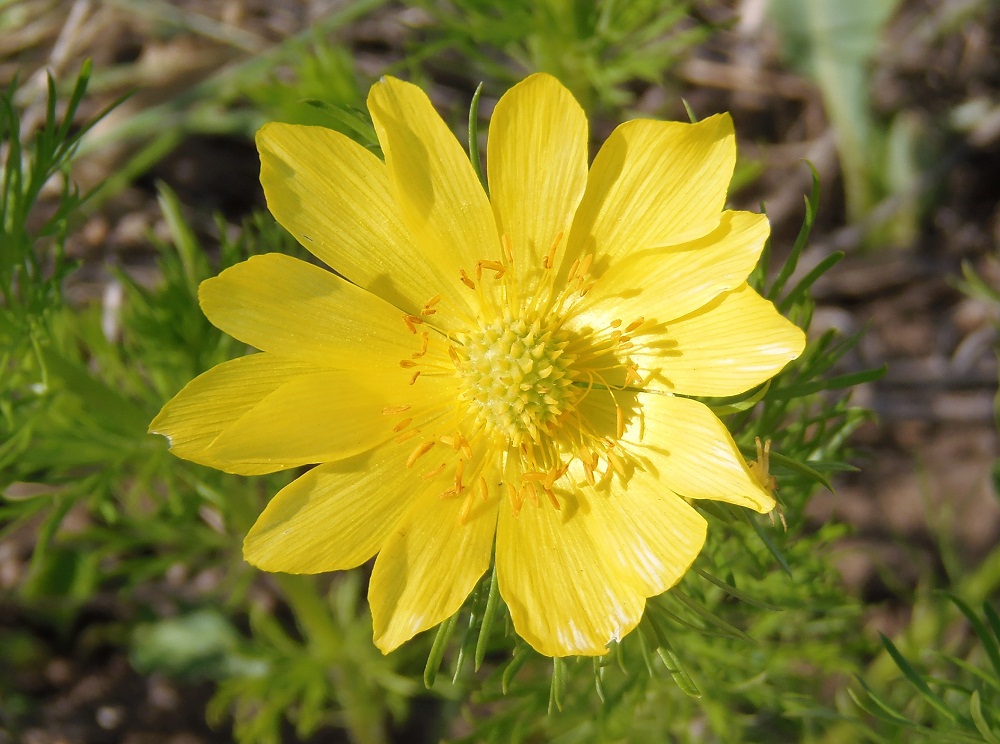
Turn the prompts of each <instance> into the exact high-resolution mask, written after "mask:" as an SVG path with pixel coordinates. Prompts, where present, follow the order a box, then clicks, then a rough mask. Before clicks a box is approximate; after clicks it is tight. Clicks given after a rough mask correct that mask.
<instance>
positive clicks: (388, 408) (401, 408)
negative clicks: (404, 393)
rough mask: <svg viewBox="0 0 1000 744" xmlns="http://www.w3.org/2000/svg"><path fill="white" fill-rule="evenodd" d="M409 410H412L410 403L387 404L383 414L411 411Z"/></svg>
mask: <svg viewBox="0 0 1000 744" xmlns="http://www.w3.org/2000/svg"><path fill="white" fill-rule="evenodd" d="M409 410H410V406H409V405H403V406H386V407H385V408H383V409H382V415H383V416H391V415H392V414H394V413H402V412H403V411H409Z"/></svg>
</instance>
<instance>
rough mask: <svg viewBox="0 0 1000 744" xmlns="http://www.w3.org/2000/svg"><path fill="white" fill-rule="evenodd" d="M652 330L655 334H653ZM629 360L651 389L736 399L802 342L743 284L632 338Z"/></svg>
mask: <svg viewBox="0 0 1000 744" xmlns="http://www.w3.org/2000/svg"><path fill="white" fill-rule="evenodd" d="M654 330H655V329H654ZM635 342H636V344H637V349H636V352H635V353H634V354H633V359H635V360H636V361H637V362H638V363H639V364H640V366H641V367H643V368H644V369H647V370H650V371H653V370H657V372H656V374H655V375H654V376H653V378H652V379H651V380H650V382H649V385H650V387H653V388H660V389H666V390H669V391H671V392H675V393H681V394H682V395H699V396H727V395H738V394H739V393H742V392H744V391H746V390H749V389H750V388H752V387H753V386H755V385H759V384H760V383H762V382H764V381H765V380H768V379H770V378H771V377H773V376H774V375H776V374H777V373H778V372H780V371H781V369H782V368H783V367H784V366H785V365H786V364H788V362H789V361H791V360H792V359H795V358H796V357H798V356H799V354H801V353H802V350H803V349H804V348H805V343H806V337H805V334H804V333H803V332H802V329H801V328H798V327H797V326H795V325H794V324H792V323H791V322H789V321H788V320H786V319H785V318H783V317H782V316H781V315H779V314H778V311H777V310H775V308H774V305H773V304H771V303H770V302H769V301H768V300H765V299H764V298H763V297H761V296H760V295H759V294H757V293H756V292H755V291H754V290H753V289H751V288H750V287H748V286H747V285H743V286H742V287H740V288H739V289H736V290H733V291H732V292H727V293H725V294H723V295H721V296H720V297H718V298H717V299H715V300H713V301H712V302H711V303H709V304H708V305H706V306H705V307H703V308H701V309H700V310H698V311H696V312H694V313H692V314H690V315H688V316H686V317H684V318H680V319H678V320H675V321H673V322H671V323H667V324H666V328H665V330H663V331H662V333H661V332H651V333H648V334H639V335H637V337H636V339H635Z"/></svg>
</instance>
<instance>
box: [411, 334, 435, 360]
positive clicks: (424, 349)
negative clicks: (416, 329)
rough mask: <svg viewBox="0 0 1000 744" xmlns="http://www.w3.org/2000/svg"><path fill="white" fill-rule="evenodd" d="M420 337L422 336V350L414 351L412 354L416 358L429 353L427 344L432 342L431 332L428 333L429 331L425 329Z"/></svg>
mask: <svg viewBox="0 0 1000 744" xmlns="http://www.w3.org/2000/svg"><path fill="white" fill-rule="evenodd" d="M420 337H421V338H420V350H419V351H415V352H413V355H412V356H413V358H414V359H419V358H420V357H422V356H423V355H424V354H426V353H427V345H428V344H429V343H430V337H431V334H430V333H428V332H427V331H424V332H423V333H421V334H420Z"/></svg>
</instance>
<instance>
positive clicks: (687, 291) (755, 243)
mask: <svg viewBox="0 0 1000 744" xmlns="http://www.w3.org/2000/svg"><path fill="white" fill-rule="evenodd" d="M769 232H770V226H769V225H768V222H767V217H765V216H764V215H762V214H754V213H752V212H723V213H722V222H721V224H720V225H719V227H717V228H716V229H715V230H713V231H712V232H711V233H709V234H708V235H706V236H705V237H703V238H698V239H697V240H693V241H691V242H689V243H684V244H682V245H678V246H673V247H670V248H660V249H653V250H648V251H643V252H641V253H635V254H632V255H630V256H625V257H623V260H621V261H617V262H615V263H613V264H612V265H611V267H610V269H609V270H608V271H607V273H605V274H604V275H603V276H602V277H601V279H600V281H598V282H597V284H596V285H595V286H594V288H593V290H592V291H591V292H590V294H588V295H587V304H586V305H585V306H582V307H581V313H583V314H584V317H585V316H586V314H588V313H593V315H594V317H601V318H608V317H610V318H621V319H622V320H623V321H624V322H625V323H628V322H630V321H631V320H633V319H635V318H637V317H640V316H641V317H643V318H645V319H646V321H647V322H650V323H657V322H668V321H671V320H674V319H676V318H680V317H682V316H684V315H687V314H688V313H691V312H694V311H695V310H697V309H699V308H701V307H703V306H704V305H706V304H708V303H709V302H711V301H712V300H713V299H715V298H716V297H718V296H719V295H720V294H721V293H722V292H726V291H728V290H731V289H736V288H737V287H739V286H740V285H742V284H743V283H744V282H745V281H746V279H747V276H749V275H750V272H751V271H753V268H754V266H755V265H756V264H757V260H758V259H759V258H760V253H761V251H762V250H763V248H764V243H765V242H766V241H767V236H768V233H769ZM605 322H607V321H605Z"/></svg>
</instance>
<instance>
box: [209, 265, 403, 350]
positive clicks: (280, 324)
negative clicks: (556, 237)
mask: <svg viewBox="0 0 1000 744" xmlns="http://www.w3.org/2000/svg"><path fill="white" fill-rule="evenodd" d="M198 299H199V300H200V301H201V309H202V310H203V311H204V313H205V315H206V316H208V319H209V320H210V321H212V324H213V325H215V326H216V327H217V328H219V329H221V330H223V331H225V332H226V333H228V334H229V335H230V336H233V337H235V338H238V339H239V340H240V341H243V342H244V343H247V344H250V345H251V346H254V347H256V348H258V349H261V350H262V351H269V352H273V353H275V354H279V355H281V356H286V357H290V358H293V359H301V360H303V361H308V362H310V363H312V364H316V365H320V366H324V367H332V368H336V369H369V368H370V367H371V366H372V365H373V364H374V365H398V363H399V360H400V359H402V358H404V357H409V356H410V354H412V353H413V352H414V351H415V350H416V349H417V346H418V344H417V343H416V341H415V339H414V337H413V335H412V334H411V333H410V332H409V331H407V329H406V326H405V325H404V323H403V313H402V312H400V311H399V310H398V309H396V308H394V307H393V306H392V305H390V304H389V303H388V302H386V301H385V300H382V299H380V298H378V297H376V296H375V295H373V294H371V293H370V292H366V291H365V290H363V289H361V288H360V287H356V286H354V285H353V284H350V283H349V282H346V281H344V280H343V279H341V278H340V277H338V276H336V275H335V274H333V273H332V272H329V271H326V270H325V269H321V268H320V267H318V266H313V265H311V264H307V263H306V262H305V261H299V260H298V259H295V258H292V257H290V256H285V255H282V254H280V253H267V254H264V255H262V256H254V257H253V258H251V259H249V260H247V261H244V262H243V263H239V264H236V265H235V266H233V267H231V268H228V269H226V270H225V271H223V272H222V273H221V274H219V275H218V276H216V277H213V278H211V279H206V280H205V281H204V282H202V283H201V286H200V287H199V288H198Z"/></svg>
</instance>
